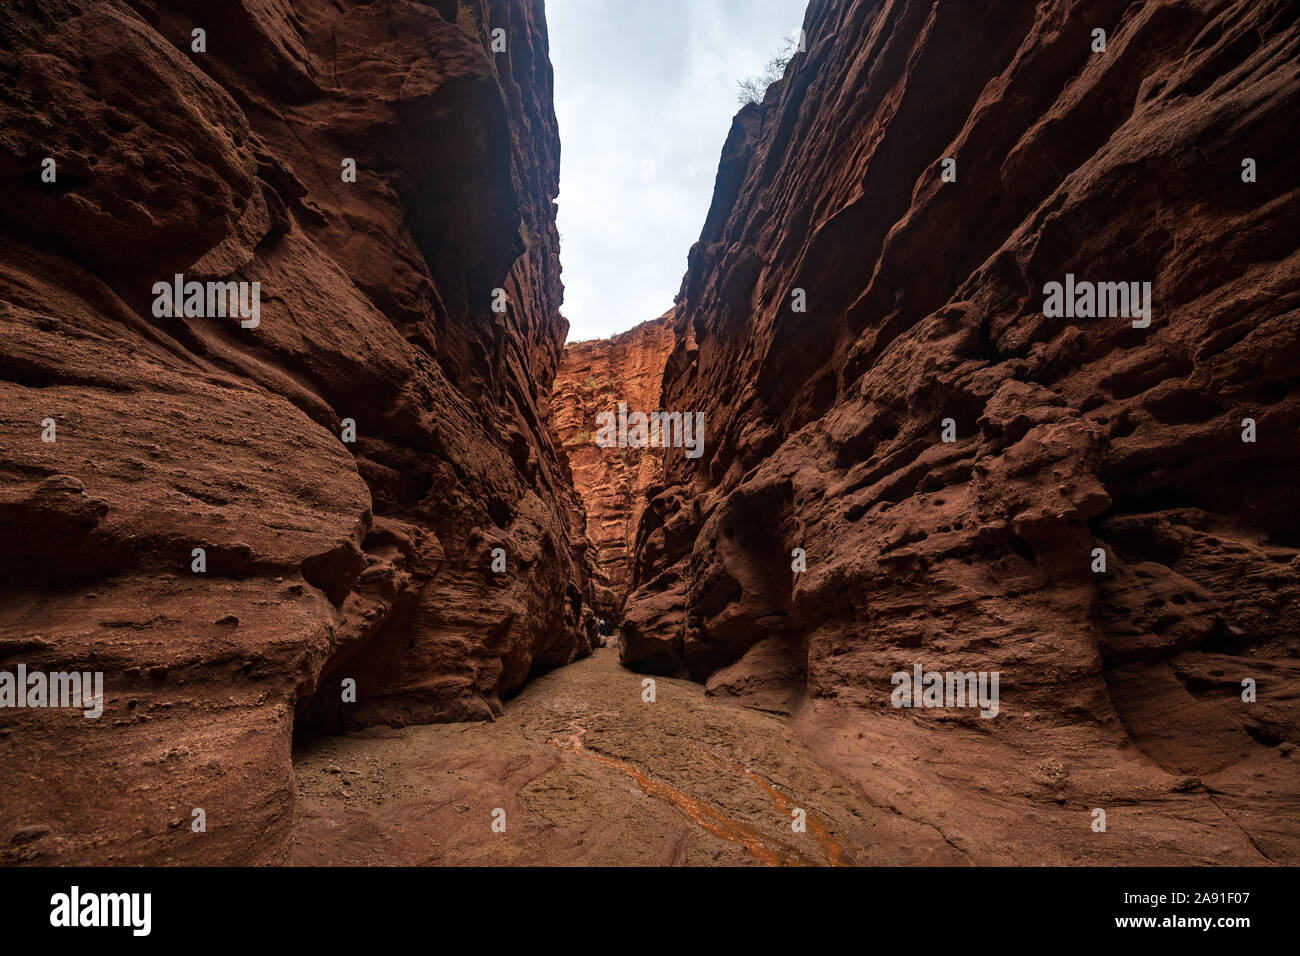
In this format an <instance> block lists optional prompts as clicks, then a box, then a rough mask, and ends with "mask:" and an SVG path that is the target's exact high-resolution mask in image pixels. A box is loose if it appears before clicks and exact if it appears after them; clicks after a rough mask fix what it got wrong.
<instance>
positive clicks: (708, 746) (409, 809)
mask: <svg viewBox="0 0 1300 956" xmlns="http://www.w3.org/2000/svg"><path fill="white" fill-rule="evenodd" d="M642 680H643V678H642V677H641V676H640V675H637V674H634V673H631V672H629V671H626V670H624V669H623V668H621V667H620V666H619V664H618V657H617V652H616V651H614V650H612V649H602V650H600V651H597V652H596V654H595V655H594V656H593V657H591V658H589V659H587V660H584V661H579V662H577V663H575V664H572V665H570V666H568V667H563V668H560V669H559V670H556V671H553V672H551V673H549V674H547V675H545V676H543V677H541V678H538V679H536V680H534V681H533V682H531V683H530V684H529V686H528V687H527V688H525V690H524V691H523V693H522V694H520V695H519V696H518V697H517V698H516V699H515V700H513V701H511V702H510V703H509V704H507V705H506V709H505V713H504V715H503V716H502V717H501V718H500V719H498V720H497V721H495V722H491V723H479V724H442V725H433V726H421V727H409V728H403V729H398V730H394V729H390V728H373V729H371V730H368V731H365V732H363V733H358V734H348V735H345V736H342V737H331V738H324V739H322V740H319V741H317V742H316V743H315V744H313V745H312V746H310V747H309V748H306V749H304V750H301V751H299V752H297V753H296V754H295V770H296V773H297V778H298V800H297V823H296V828H295V851H294V859H295V862H296V863H298V864H305V865H327V864H374V865H383V864H399V865H400V864H443V865H455V864H497V863H501V864H590V865H602V864H603V865H620V864H688V865H769V866H825V865H851V864H870V863H875V864H879V863H889V862H896V861H894V860H891V859H889V858H887V856H886V854H887V852H888V851H887V850H886V849H885V848H888V847H891V846H898V845H900V844H904V845H906V844H910V845H913V846H915V845H916V844H917V843H922V844H925V843H930V842H932V841H933V840H934V835H933V833H926V832H925V831H926V830H927V829H928V828H927V827H926V826H925V825H924V824H919V823H915V822H912V821H909V820H906V819H904V818H902V817H900V816H899V815H898V814H897V813H893V812H890V811H887V810H878V809H876V808H873V807H871V806H870V805H867V804H865V803H864V801H863V800H862V798H861V796H859V795H857V794H856V793H855V792H854V791H853V790H852V789H851V788H850V787H849V785H848V784H846V783H845V782H844V781H842V780H841V779H840V778H838V777H837V776H835V775H833V774H831V773H829V772H828V771H826V770H825V769H823V768H821V767H820V766H818V765H817V764H816V763H815V762H814V761H813V760H812V758H811V756H810V755H809V753H808V751H807V750H806V749H805V748H804V746H803V745H802V744H801V743H799V741H798V740H797V739H796V738H795V736H794V735H793V733H792V732H791V731H790V728H789V725H788V723H787V721H786V720H785V719H784V718H782V717H780V716H777V715H774V714H770V713H765V712H761V711H757V710H751V709H747V708H743V707H738V706H732V705H728V704H724V703H721V702H719V701H717V700H715V699H713V698H710V697H707V696H706V695H705V694H704V690H703V688H702V687H700V686H698V685H696V684H693V683H691V682H689V681H683V680H670V679H663V678H659V679H657V680H656V688H655V689H656V700H655V701H654V702H646V701H644V700H643V699H642V697H643V689H642ZM502 810H503V811H504V821H505V832H495V831H494V829H493V820H494V819H497V820H500V819H501V816H502V815H501V814H500V813H499V812H497V811H502ZM796 810H802V811H804V814H805V819H806V825H805V826H804V828H803V829H802V831H801V832H800V831H796V830H795V828H794V827H793V826H792V824H793V823H794V821H795V819H796V815H795V811H796Z"/></svg>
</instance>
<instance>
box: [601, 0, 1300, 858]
mask: <svg viewBox="0 0 1300 956" xmlns="http://www.w3.org/2000/svg"><path fill="white" fill-rule="evenodd" d="M1297 16H1298V12H1297V7H1296V6H1295V5H1294V4H1291V3H1285V2H1281V0H1257V2H1249V3H1248V2H1234V0H1162V2H1146V3H1131V2H1129V0H1088V2H1083V0H1079V2H1069V0H1052V2H1046V3H1040V4H1031V3H1022V2H993V3H989V4H984V5H982V6H980V7H979V8H978V9H977V8H974V7H972V6H971V5H969V4H964V3H958V2H948V0H936V2H899V0H883V2H869V0H812V3H811V4H810V7H809V10H808V13H807V19H806V22H805V27H806V34H807V44H806V46H807V49H806V51H805V52H801V53H798V54H796V55H795V57H794V60H793V61H792V63H791V64H790V66H789V68H788V69H787V71H786V74H785V78H784V79H783V80H782V81H781V82H779V83H777V84H775V85H774V86H773V87H772V88H771V89H770V90H769V91H768V94H767V97H766V99H765V100H764V102H763V103H762V104H761V105H755V106H749V107H746V108H745V109H743V110H742V111H741V112H740V114H739V115H738V116H737V117H736V120H735V123H734V125H733V127H732V129H731V134H730V136H729V138H728V140H727V143H726V146H725V148H724V150H723V155H722V159H721V164H720V168H719V171H718V177H717V187H716V192H715V196H714V201H713V205H712V208H711V209H710V211H709V214H708V218H707V221H706V223H705V226H704V229H703V233H702V235H701V238H700V240H699V242H698V244H697V245H696V246H695V247H694V248H693V249H692V251H691V254H690V263H689V270H688V272H687V275H686V277H685V279H684V282H683V285H682V290H681V294H680V296H679V299H678V304H677V309H676V319H675V328H676V345H675V347H674V351H673V354H672V355H671V356H670V358H669V360H668V363H667V368H666V372H665V376H664V387H663V397H662V403H663V405H664V406H665V407H668V408H673V409H681V410H695V409H698V410H702V411H704V412H705V413H706V416H707V423H708V436H709V439H708V445H707V450H706V453H705V455H704V456H703V457H702V458H701V459H699V460H698V461H691V460H689V459H686V458H684V457H683V456H681V455H676V456H672V455H670V456H668V457H667V458H666V459H665V478H664V487H663V490H661V491H660V492H659V493H658V494H657V495H656V496H655V498H654V499H653V500H652V501H651V502H650V504H649V506H648V508H647V509H646V513H645V516H644V517H643V519H642V523H641V527H640V531H639V536H638V553H637V557H636V560H635V562H634V566H635V567H636V572H637V573H636V579H635V582H634V585H635V587H636V588H637V590H636V591H635V593H634V594H633V595H632V597H631V598H630V599H629V602H628V605H627V608H626V620H625V621H624V624H623V628H622V637H623V656H624V660H625V661H626V662H627V663H629V664H631V665H633V666H636V667H638V668H641V669H645V670H649V671H653V672H661V673H676V672H685V673H688V674H690V675H691V676H693V677H694V678H696V679H697V680H709V681H710V687H711V689H713V690H715V691H716V692H717V693H734V694H747V693H754V692H758V691H760V690H763V689H764V688H769V689H777V690H779V691H780V692H781V694H785V695H786V696H785V697H784V698H782V697H781V694H778V695H777V697H776V698H773V699H784V700H785V701H786V704H787V705H788V704H789V701H790V700H791V699H792V698H791V697H790V696H789V695H788V694H787V692H788V691H790V690H791V688H793V689H794V691H795V692H796V696H797V695H798V694H801V693H802V692H804V691H806V693H807V695H808V697H809V700H808V702H807V703H806V705H804V706H802V707H800V708H796V709H797V713H796V720H797V722H798V723H799V725H800V726H801V728H802V730H803V733H804V735H805V739H806V740H807V741H808V742H809V745H810V746H812V747H813V749H814V752H815V753H817V754H818V756H819V758H820V759H823V760H825V761H826V762H827V764H828V765H831V766H835V767H837V768H839V769H840V770H841V771H842V772H844V773H845V774H847V775H848V776H850V777H851V778H852V779H854V780H855V782H856V783H857V784H858V785H859V786H860V787H861V788H862V791H863V794H864V796H865V798H866V799H868V800H871V801H873V802H875V803H877V804H878V805H880V806H883V807H887V808H891V809H893V810H894V811H895V812H897V813H899V814H901V815H903V816H905V817H909V818H916V819H922V820H925V821H926V822H929V823H931V824H932V825H933V826H935V827H936V828H937V829H939V831H940V832H941V833H942V834H943V835H944V837H945V840H946V842H947V844H948V846H949V847H950V848H951V852H950V854H949V856H948V857H947V858H945V859H944V860H942V861H941V862H1019V863H1043V862H1058V863H1062V862H1064V863H1068V862H1072V861H1077V860H1080V859H1092V860H1096V861H1103V860H1109V861H1137V860H1139V859H1140V860H1141V861H1142V862H1148V863H1173V862H1184V863H1186V862H1220V863H1222V862H1244V863H1261V862H1267V861H1269V860H1275V861H1280V862H1290V863H1295V862H1296V861H1297V860H1300V833H1298V832H1297V831H1298V829H1300V828H1297V826H1296V824H1295V820H1296V811H1297V808H1298V807H1300V774H1298V773H1297V769H1296V768H1297V759H1296V757H1295V755H1294V754H1293V750H1294V746H1295V743H1296V742H1297V741H1300V629H1298V627H1297V625H1298V624H1300V614H1298V613H1297V606H1296V601H1297V597H1300V518H1298V514H1300V513H1298V512H1297V511H1296V509H1295V507H1294V484H1295V479H1296V475H1297V473H1298V471H1297V466H1298V465H1300V444H1298V442H1297V438H1298V437H1300V390H1298V386H1300V281H1298V280H1300V157H1298V156H1297V155H1296V153H1295V150H1294V148H1293V147H1294V135H1293V132H1294V128H1295V116H1296V115H1298V114H1300V30H1298V29H1297ZM1095 30H1104V31H1105V40H1106V42H1105V48H1104V52H1103V51H1101V50H1095V49H1094V47H1095V46H1096V35H1095V34H1094V31H1095ZM945 159H952V160H954V161H955V164H952V165H948V166H945V164H944V160H945ZM1246 160H1251V161H1253V162H1252V163H1246ZM1251 168H1253V169H1254V175H1253V176H1252V175H1251ZM945 171H948V172H949V173H950V175H949V176H948V177H945V175H944V174H945ZM954 174H955V175H954ZM1067 275H1072V276H1074V277H1075V279H1077V280H1078V281H1079V282H1094V283H1098V282H1150V283H1151V284H1152V306H1151V311H1150V322H1149V326H1147V327H1141V325H1142V319H1141V318H1138V319H1136V320H1134V319H1132V318H1131V317H1128V316H1124V315H1122V314H1120V315H1111V316H1109V317H1086V314H1085V313H1083V312H1081V313H1080V314H1079V316H1078V317H1073V318H1072V317H1068V316H1065V315H1062V316H1049V315H1047V314H1045V298H1046V292H1045V288H1046V287H1047V285H1048V284H1049V283H1052V282H1058V283H1062V284H1064V283H1065V282H1066V281H1067V279H1066V277H1067ZM1140 288H1141V287H1140V286H1139V289H1140ZM798 290H802V293H803V296H805V297H806V311H799V310H798V306H799V305H800V304H802V303H801V302H800V299H799V295H798ZM1049 311H1050V309H1049ZM1071 314H1074V313H1071ZM1094 315H1095V313H1094ZM1135 322H1136V324H1135ZM1247 419H1249V420H1250V422H1252V423H1253V426H1252V425H1251V424H1250V423H1247V422H1246V420H1247ZM1252 427H1253V431H1252ZM1244 437H1245V438H1252V439H1253V440H1249V441H1248V440H1243V438H1244ZM796 549H802V550H803V551H804V552H806V570H801V568H800V566H799V564H798V555H796V554H795V552H796ZM1099 559H1104V562H1105V569H1104V571H1103V570H1101V564H1100V563H1099ZM918 663H919V664H921V665H922V666H923V668H924V669H925V670H927V671H931V670H932V671H939V672H948V671H961V672H972V671H980V672H985V673H992V672H998V673H1000V679H1001V690H1000V694H1001V708H1000V712H999V715H998V716H997V717H996V718H993V719H985V718H981V717H980V716H979V715H978V714H977V713H976V712H974V711H973V710H969V709H966V710H961V709H953V708H937V709H927V708H912V709H903V708H896V707H893V706H891V694H892V693H893V691H894V689H895V688H894V685H893V684H892V683H891V676H892V675H894V674H896V673H899V672H904V673H908V674H911V673H913V668H914V667H915V666H916V665H917V664H918ZM1245 680H1250V681H1254V682H1255V684H1256V688H1257V692H1258V698H1257V700H1255V701H1254V702H1250V701H1247V700H1244V699H1243V681H1245ZM1097 809H1102V810H1106V811H1108V812H1109V827H1108V829H1107V830H1105V831H1104V832H1103V831H1099V830H1097V829H1095V828H1094V827H1093V826H1092V823H1093V821H1094V819H1096V818H1095V815H1094V813H1093V811H1095V810H1097Z"/></svg>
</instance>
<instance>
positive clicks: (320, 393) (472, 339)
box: [0, 0, 595, 864]
mask: <svg viewBox="0 0 1300 956" xmlns="http://www.w3.org/2000/svg"><path fill="white" fill-rule="evenodd" d="M498 29H499V30H502V31H504V32H503V33H502V34H501V36H502V37H503V39H504V42H505V45H506V49H505V51H504V52H500V51H498V52H493V51H492V50H491V49H490V47H491V44H492V42H493V32H492V31H494V30H498ZM196 30H202V31H204V33H203V35H202V39H203V47H204V48H203V49H202V50H196V49H195V46H196V44H197V42H198V41H197V39H196V36H197V35H196V34H195V32H194V31H196ZM0 85H3V87H4V88H5V90H6V96H5V97H4V98H3V102H2V103H0V182H3V183H4V189H5V203H4V205H3V210H2V211H0V324H2V325H3V329H4V346H3V349H0V409H2V411H0V475H2V476H3V490H2V491H0V520H2V523H3V525H4V527H5V533H4V535H3V538H2V539H0V577H2V578H3V592H2V594H3V596H2V597H0V668H3V669H5V670H9V671H12V670H14V669H15V668H16V667H17V666H18V665H20V664H21V665H23V666H25V667H26V668H28V669H29V670H31V671H72V670H76V671H86V672H95V671H98V672H102V673H103V675H104V701H103V708H104V712H103V716H102V718H100V719H86V718H84V717H83V716H82V715H81V713H80V711H70V710H66V709H48V708H47V709H41V708H30V707H29V708H25V709H17V710H15V709H7V710H4V711H0V721H2V729H0V762H2V763H3V766H4V767H5V773H4V774H3V779H0V857H2V858H3V860H4V861H5V862H29V861H30V862H40V863H62V862H76V863H83V864H84V863H96V862H114V863H163V862H191V861H202V862H205V863H263V862H280V861H284V860H286V859H287V853H288V846H287V841H288V834H289V829H288V827H289V821H290V818H291V814H292V804H293V791H292V782H293V777H292V771H291V764H290V742H291V736H292V734H293V732H294V727H295V717H296V716H297V717H298V725H299V729H300V730H303V731H304V732H309V731H313V730H322V729H323V730H336V729H339V728H342V727H355V726H360V725H364V724H368V723H376V722H381V723H390V724H400V723H403V722H407V721H429V720H457V719H473V718H483V717H486V716H488V715H490V714H491V713H493V712H494V711H497V710H498V709H499V708H500V702H501V700H502V698H504V697H506V696H508V695H509V694H511V693H513V692H515V691H516V690H518V689H519V687H520V686H521V685H522V684H523V683H524V681H525V679H526V677H527V676H528V675H529V673H530V672H532V671H536V670H539V669H544V668H547V667H553V666H556V665H560V664H563V663H565V662H567V661H570V660H572V659H573V658H574V657H575V656H578V655H583V654H586V653H588V652H589V651H590V648H591V647H592V646H593V642H594V639H595V632H594V619H593V617H592V613H591V610H590V608H589V607H588V605H587V601H586V600H585V597H586V593H587V590H588V574H589V568H588V566H587V558H586V556H585V552H584V550H583V548H582V544H583V536H582V528H581V524H580V522H579V520H578V515H579V509H580V504H579V502H578V501H577V500H576V498H575V497H574V496H573V493H572V489H571V485H570V482H569V478H568V475H567V471H566V468H565V465H564V464H563V463H562V461H561V458H560V456H558V455H557V453H556V447H555V444H554V440H553V438H552V435H551V432H550V429H549V426H548V424H547V419H548V408H547V399H548V395H549V391H550V387H551V380H552V377H553V375H554V373H555V370H556V367H557V366H558V364H559V360H560V355H561V350H562V347H563V342H564V336H565V331H566V323H565V322H564V320H563V319H561V318H560V316H559V313H558V306H559V303H560V298H561V289H562V287H561V283H560V275H559V273H560V267H559V262H558V257H557V253H558V248H559V239H558V234H557V232H556V230H555V225H554V218H555V207H554V204H553V199H554V197H555V195H556V193H557V190H558V179H557V177H558V169H559V139H558V136H557V132H556V123H555V117H554V113H553V110H552V105H551V104H552V100H551V66H550V62H549V58H548V54H547V36H546V26H545V23H544V19H543V9H542V4H541V2H540V0H535V2H534V0H460V2H457V0H438V2H431V3H409V2H403V0H376V2H371V3H360V2H325V0H299V2H295V3H294V4H292V5H288V4H278V3H265V2H261V0H223V2H220V3H211V2H207V0H202V2H200V0H171V2H151V0H131V2H121V0H104V2H101V0H93V2H92V0H41V2H26V0H20V2H15V3H9V4H7V5H6V8H5V12H4V15H3V17H0ZM47 157H48V158H51V159H53V161H54V166H53V170H54V173H55V176H54V180H53V181H47V179H46V178H45V177H44V176H43V173H44V172H45V171H46V168H47V164H45V162H44V160H45V159H46V158H47ZM346 160H355V181H348V179H347V175H346V174H347V169H346V163H345V161H346ZM178 273H179V274H182V275H183V276H184V279H185V280H186V281H199V282H207V281H209V280H220V281H231V282H246V283H249V284H250V285H249V286H247V287H246V288H251V283H258V284H259V290H260V310H259V315H258V317H257V321H256V325H255V327H244V325H245V324H244V323H241V322H240V321H238V320H234V319H230V318H213V317H198V316H190V317H181V318H168V317H159V316H158V314H157V313H156V312H155V308H156V295H157V293H156V292H155V291H154V289H153V286H154V284H155V283H157V282H160V281H162V282H167V283H170V282H171V281H172V279H173V276H174V275H175V274H178ZM498 289H500V290H504V296H505V297H504V298H501V297H499V296H498V295H497V294H496V293H495V291H494V290H498ZM507 303H508V304H507ZM494 304H498V305H505V309H504V311H494V310H493V308H492V307H493V305H494ZM199 311H201V310H199ZM43 423H47V424H50V427H52V428H53V429H54V430H53V431H52V432H50V431H49V430H48V429H47V428H46V424H43ZM350 427H354V429H355V441H348V440H347V439H348V438H350V437H351V436H350V433H349V429H350ZM44 438H53V439H54V440H53V441H48V440H43V439H44ZM195 549H202V553H203V557H204V560H205V567H204V568H202V569H201V573H200V572H199V571H196V570H195V567H196V565H195V561H196V560H197V559H196V558H195V557H194V555H195V554H196V550H195ZM496 549H501V552H498V553H500V554H503V556H504V560H505V570H504V571H503V572H501V573H495V572H494V571H493V568H492V565H493V559H494V552H496ZM349 679H350V680H352V681H354V682H355V689H356V690H355V692H356V698H355V701H356V702H355V703H351V702H345V701H344V699H343V694H344V681H345V680H349ZM195 809H202V810H203V811H204V813H205V815H206V832H203V833H196V832H194V828H193V825H192V824H193V820H194V813H193V811H194V810H195ZM20 827H31V828H34V829H31V830H27V831H25V832H26V833H28V834H29V835H30V834H33V833H35V834H39V835H38V836H37V837H36V838H34V839H30V840H26V841H24V842H20V843H13V844H11V843H10V842H9V837H10V833H11V832H13V831H14V830H15V829H17V828H20Z"/></svg>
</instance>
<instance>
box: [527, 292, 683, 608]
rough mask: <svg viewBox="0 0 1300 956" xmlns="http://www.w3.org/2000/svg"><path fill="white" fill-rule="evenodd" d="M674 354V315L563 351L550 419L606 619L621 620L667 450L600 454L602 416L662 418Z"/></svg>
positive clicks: (611, 450) (605, 451)
mask: <svg viewBox="0 0 1300 956" xmlns="http://www.w3.org/2000/svg"><path fill="white" fill-rule="evenodd" d="M672 347H673V330H672V313H671V312H669V313H668V314H666V315H663V316H660V317H659V318H658V319H655V320H653V321H651V322H643V323H642V324H641V325H638V326H637V327H636V328H634V329H631V330H629V331H627V332H623V333H621V334H620V335H616V336H613V337H612V338H608V339H593V340H591V341H587V342H573V343H570V344H569V345H567V346H565V349H564V357H563V359H562V361H561V362H560V369H559V372H558V373H556V376H555V393H554V395H553V397H552V400H551V414H552V419H553V423H554V426H555V430H556V433H557V434H558V435H559V437H560V439H561V441H562V442H563V445H564V451H565V453H566V455H567V457H568V461H569V465H570V468H571V469H572V473H573V484H574V488H575V489H576V490H577V492H578V494H579V495H580V496H581V498H582V501H583V503H584V505H585V510H586V517H587V533H588V536H589V537H590V539H591V542H592V545H593V547H594V549H595V550H594V554H593V561H594V564H595V567H596V575H597V580H598V581H599V583H600V584H601V586H602V587H603V588H604V589H608V592H607V593H606V592H604V591H601V592H598V594H603V596H604V601H605V603H606V605H607V608H606V612H607V613H610V614H616V613H617V609H618V608H620V607H621V606H622V604H623V601H624V600H626V598H627V594H628V590H629V588H628V585H629V584H630V582H631V579H632V567H631V556H632V553H633V550H634V547H635V544H636V530H637V527H638V525H639V524H640V520H641V512H642V511H644V510H645V506H646V501H647V493H649V494H654V493H656V492H657V490H658V487H659V483H660V481H661V479H662V477H663V459H664V455H665V453H666V451H667V449H665V448H663V447H649V446H647V447H636V446H628V447H620V446H617V445H611V446H608V447H602V446H601V445H599V444H598V443H597V440H596V439H597V437H598V435H599V432H600V424H599V419H600V416H602V415H617V414H618V409H619V405H620V404H622V405H624V406H625V407H626V409H627V410H628V412H629V413H636V412H640V413H643V414H650V413H652V412H655V411H660V407H659V388H660V385H661V383H662V382H663V372H664V362H665V361H667V359H668V354H669V353H670V352H671V351H672Z"/></svg>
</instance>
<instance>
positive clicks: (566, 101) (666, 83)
mask: <svg viewBox="0 0 1300 956" xmlns="http://www.w3.org/2000/svg"><path fill="white" fill-rule="evenodd" d="M806 6H807V0H656V2H654V3H646V2H645V0H548V2H547V4H546V19H547V23H548V27H549V32H550V38H551V62H552V64H553V65H554V68H555V112H556V115H557V117H558V119H559V124H560V141H561V144H562V145H561V157H562V158H561V165H560V197H559V207H560V212H559V227H560V233H561V234H562V235H563V237H564V241H563V243H562V248H561V260H562V263H563V266H564V284H565V289H566V291H565V301H564V307H563V312H564V314H565V316H566V317H567V318H568V319H569V323H570V328H569V339H570V341H578V340H581V339H589V338H596V337H604V336H608V335H612V334H614V333H616V332H620V331H622V330H624V329H628V328H631V327H632V326H634V325H637V324H638V323H641V322H644V321H646V320H647V319H653V318H655V317H657V316H659V315H661V314H663V313H664V312H665V311H667V310H668V308H669V307H671V306H672V304H673V297H674V296H675V295H676V294H677V290H678V287H679V286H680V285H681V279H682V273H683V272H685V271H686V253H687V252H688V251H689V250H690V247H691V245H692V244H693V243H694V242H695V240H696V239H698V238H699V235H700V229H701V228H702V227H703V225H704V216H705V214H706V213H707V212H708V209H709V202H710V201H711V200H712V198H713V180H714V176H715V174H716V173H717V168H718V157H719V155H720V154H721V152H722V144H723V141H724V140H725V139H726V137H727V131H728V130H729V129H730V128H731V119H732V117H733V116H734V115H735V113H736V110H737V109H739V103H738V102H737V99H736V83H737V82H738V81H739V80H741V79H744V78H745V77H748V76H752V75H755V74H758V73H760V72H761V71H762V68H763V65H764V64H765V63H766V62H767V60H768V58H769V57H770V56H771V55H772V54H773V53H775V52H776V51H777V50H778V49H779V48H780V47H781V43H782V40H783V39H784V38H785V37H789V36H791V35H793V34H794V33H795V32H796V31H798V29H799V28H800V26H802V24H803V14H804V9H805V7H806ZM645 160H651V161H653V163H654V172H655V181H654V182H653V183H647V182H643V179H642V173H643V168H644V167H643V163H644V161H645Z"/></svg>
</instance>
